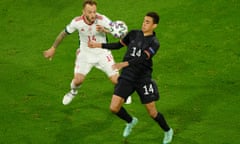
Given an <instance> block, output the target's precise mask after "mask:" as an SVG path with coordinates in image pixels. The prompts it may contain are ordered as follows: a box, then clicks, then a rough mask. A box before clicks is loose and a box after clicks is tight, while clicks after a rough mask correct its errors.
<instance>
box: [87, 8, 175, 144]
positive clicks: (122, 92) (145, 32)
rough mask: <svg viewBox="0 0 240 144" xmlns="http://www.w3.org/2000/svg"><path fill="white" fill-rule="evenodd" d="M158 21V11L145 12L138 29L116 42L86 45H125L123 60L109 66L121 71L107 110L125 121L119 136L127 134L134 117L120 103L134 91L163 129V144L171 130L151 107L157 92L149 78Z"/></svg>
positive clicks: (133, 124) (156, 45)
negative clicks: (140, 26) (140, 28)
mask: <svg viewBox="0 0 240 144" xmlns="http://www.w3.org/2000/svg"><path fill="white" fill-rule="evenodd" d="M158 23H159V16H158V14H157V13H156V12H149V13H147V14H146V15H145V17H144V20H143V23H142V30H132V31H130V32H129V33H128V34H127V35H126V36H125V37H124V38H123V39H122V40H120V42H117V43H107V44H106V43H96V42H93V41H92V42H89V43H88V45H89V47H92V48H100V47H101V48H105V49H120V48H122V47H124V46H127V52H126V54H125V56H124V58H123V62H120V63H116V64H115V65H113V68H114V69H118V70H120V69H122V72H121V75H120V77H119V79H118V83H117V85H116V86H115V89H114V94H113V97H112V101H111V105H110V110H111V111H112V112H113V113H115V114H116V115H117V116H118V117H119V118H121V119H123V120H125V121H126V122H127V124H126V127H125V129H124V132H123V136H124V137H127V136H128V135H130V133H131V131H132V128H133V127H134V126H135V125H136V124H137V122H138V119H137V118H136V117H132V116H131V115H130V114H129V113H128V112H127V111H126V109H125V108H123V103H124V101H125V100H126V99H127V97H128V96H129V95H131V94H132V93H133V92H134V91H136V92H137V93H138V95H139V96H140V99H141V102H142V104H144V105H145V107H146V109H147V111H148V113H149V115H150V116H151V117H152V118H153V119H154V120H155V121H156V122H157V123H158V124H159V126H160V127H161V128H162V129H163V130H164V138H163V144H167V143H170V142H171V141H172V137H173V129H172V128H170V127H169V125H168V124H167V122H166V120H165V118H164V116H163V115H162V114H161V113H160V112H159V111H158V110H157V108H156V106H155V101H157V100H158V99H159V93H158V88H157V85H156V83H155V82H154V81H153V80H152V65H153V62H152V57H153V56H154V55H155V54H156V53H157V51H158V49H159V47H160V44H159V41H158V39H157V37H156V35H155V32H154V29H155V28H156V27H157V25H158Z"/></svg>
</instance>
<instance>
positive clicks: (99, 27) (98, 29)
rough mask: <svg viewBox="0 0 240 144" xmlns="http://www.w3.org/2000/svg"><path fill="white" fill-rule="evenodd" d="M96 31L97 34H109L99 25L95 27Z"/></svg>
mask: <svg viewBox="0 0 240 144" xmlns="http://www.w3.org/2000/svg"><path fill="white" fill-rule="evenodd" d="M96 30H97V31H98V32H103V33H108V32H109V31H108V30H107V29H105V27H104V26H101V25H96Z"/></svg>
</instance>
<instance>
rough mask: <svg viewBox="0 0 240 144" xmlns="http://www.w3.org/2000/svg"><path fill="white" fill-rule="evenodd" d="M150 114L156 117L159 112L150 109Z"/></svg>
mask: <svg viewBox="0 0 240 144" xmlns="http://www.w3.org/2000/svg"><path fill="white" fill-rule="evenodd" d="M148 114H149V116H150V117H151V118H155V117H156V116H157V114H158V112H157V111H149V112H148Z"/></svg>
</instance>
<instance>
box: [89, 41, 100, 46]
mask: <svg viewBox="0 0 240 144" xmlns="http://www.w3.org/2000/svg"><path fill="white" fill-rule="evenodd" d="M88 47H89V48H101V47H102V44H101V43H97V42H95V41H89V42H88Z"/></svg>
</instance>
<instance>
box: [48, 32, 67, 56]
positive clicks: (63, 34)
mask: <svg viewBox="0 0 240 144" xmlns="http://www.w3.org/2000/svg"><path fill="white" fill-rule="evenodd" d="M67 35H68V34H67V33H66V32H65V30H63V31H62V32H60V33H59V35H58V36H57V38H56V40H55V41H54V43H53V45H52V46H51V48H49V49H48V50H45V51H44V52H43V55H44V57H45V58H47V59H49V60H51V59H52V58H53V56H54V54H55V51H56V48H57V47H58V45H59V44H60V43H61V42H62V41H63V39H64V38H65V37H66V36H67Z"/></svg>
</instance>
